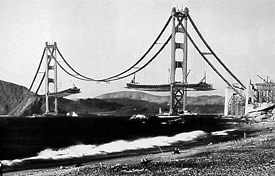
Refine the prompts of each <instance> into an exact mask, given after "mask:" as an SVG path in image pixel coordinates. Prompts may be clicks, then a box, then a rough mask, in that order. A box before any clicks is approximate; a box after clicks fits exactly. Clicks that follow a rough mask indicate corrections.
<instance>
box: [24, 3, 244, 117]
mask: <svg viewBox="0 0 275 176" xmlns="http://www.w3.org/2000/svg"><path fill="white" fill-rule="evenodd" d="M169 25H171V27H172V31H171V34H170V35H169V36H168V37H167V39H166V40H165V42H164V43H162V45H161V47H159V49H158V50H157V51H156V52H155V53H154V54H153V56H152V57H151V58H149V59H148V60H147V61H146V62H145V63H144V64H141V63H142V61H145V59H147V58H148V55H149V53H152V49H153V48H155V47H156V45H157V44H159V41H160V38H161V37H162V36H163V33H164V32H165V31H166V30H167V27H168V26H169ZM189 25H190V26H191V27H192V28H193V29H194V30H195V34H196V35H197V36H198V37H199V40H200V41H201V42H202V43H203V45H204V46H205V47H204V48H206V49H207V50H206V51H203V50H202V49H201V48H200V47H199V45H198V44H197V42H196V41H195V40H194V39H193V37H192V36H191V35H190V34H189V32H188V30H187V27H188V26H189ZM176 35H182V36H183V37H182V40H181V41H177V38H176ZM169 43H170V45H171V58H170V59H171V61H170V62H171V64H170V82H169V83H167V84H160V85H148V84H139V83H137V82H136V81H135V79H133V80H132V81H131V82H130V83H127V84H126V87H127V88H129V89H137V90H142V91H162V92H163V91H165V92H170V102H169V113H168V115H170V116H172V115H184V113H185V112H186V102H187V92H188V91H190V90H192V91H211V90H214V89H213V87H212V85H210V84H208V83H207V82H206V77H204V78H203V79H202V80H201V81H200V82H198V83H189V81H188V79H187V78H188V74H189V73H188V71H187V70H188V68H187V62H188V46H189V43H190V44H191V45H192V46H193V47H194V48H195V50H196V51H197V52H198V53H199V55H200V56H201V58H202V60H204V61H205V62H206V63H207V64H208V65H209V66H210V68H211V69H212V70H213V71H214V72H215V73H216V74H217V75H218V76H219V77H220V78H221V79H222V80H223V81H224V82H225V83H226V84H227V86H229V87H230V88H231V89H232V90H234V91H235V92H236V94H239V95H240V96H241V97H243V98H244V95H243V94H242V92H241V91H242V90H244V89H246V87H245V86H244V84H243V83H242V82H241V81H240V80H239V79H238V78H237V76H236V75H234V74H233V72H232V71H231V70H230V69H229V68H228V67H227V66H226V64H225V63H224V62H223V61H222V60H221V59H220V58H219V57H218V56H217V54H216V53H215V52H214V50H213V49H212V48H211V47H210V45H209V44H208V43H207V41H206V40H205V38H204V37H203V36H202V34H201V32H200V31H199V29H198V27H197V25H196V24H195V22H194V21H193V19H192V17H191V15H190V14H189V10H188V8H185V9H180V10H178V9H176V8H172V12H171V15H170V16H169V17H168V19H167V21H166V23H165V25H164V26H163V28H162V29H161V31H160V33H159V34H158V36H157V37H156V38H155V40H154V41H153V43H152V44H151V45H150V46H149V48H148V49H147V50H146V51H145V52H144V54H143V55H142V56H141V57H140V58H138V59H137V61H136V62H135V63H134V64H133V65H131V66H129V67H128V68H127V69H125V70H122V71H120V72H118V73H116V74H114V75H111V76H107V77H104V78H100V79H96V78H92V77H89V76H87V75H84V74H82V73H81V72H80V71H78V70H76V69H75V68H74V67H73V66H72V65H71V64H70V63H69V62H68V59H66V58H65V57H64V55H63V54H62V52H61V51H60V50H59V48H58V46H57V43H56V42H55V43H53V44H49V43H46V45H45V47H44V50H43V53H42V56H41V59H40V62H39V65H38V68H37V70H36V73H35V76H34V78H33V80H32V82H31V85H30V87H29V91H32V90H33V89H34V83H35V82H36V80H38V73H40V72H41V71H40V70H41V65H42V63H43V61H44V62H45V71H43V76H42V77H41V79H40V81H39V83H38V86H37V88H36V89H35V90H34V92H35V94H38V92H39V90H40V88H41V86H42V84H43V82H44V84H45V101H46V111H45V114H50V113H54V114H58V98H60V97H65V96H68V95H71V94H76V93H79V92H80V89H78V88H76V87H74V88H71V89H67V90H63V91H58V87H57V80H58V75H57V70H58V68H60V69H61V70H62V71H64V72H65V73H66V74H67V75H68V76H70V77H72V78H75V79H78V80H81V81H92V82H113V81H118V80H121V79H124V78H128V77H130V76H135V74H136V73H138V72H141V71H142V70H143V69H144V68H146V67H147V66H148V65H149V64H151V63H152V61H154V60H156V59H157V58H158V55H159V54H160V53H161V52H162V51H163V49H164V48H165V47H166V46H167V45H168V44H169ZM179 50H181V51H182V52H181V56H180V57H179V58H177V57H176V56H178V55H177V54H176V53H177V52H178V51H179ZM210 56H211V57H214V58H215V59H216V61H217V62H218V63H219V64H220V65H221V66H222V68H223V69H224V70H225V71H226V72H227V73H228V74H229V75H230V76H231V77H232V78H233V79H234V81H236V82H237V83H238V86H235V85H233V83H230V82H229V81H228V80H227V79H226V78H225V76H224V75H223V74H222V73H221V72H220V71H219V70H218V69H217V68H216V67H215V66H214V65H213V64H212V63H211V62H210V60H209V58H208V57H210ZM59 60H61V61H62V62H60V61H59ZM178 69H180V70H181V73H182V74H181V79H180V80H176V71H177V70H178ZM52 72H53V74H52ZM50 84H53V88H52V89H51V86H50ZM49 97H53V98H54V99H55V101H54V103H55V108H54V110H51V109H50V106H49Z"/></svg>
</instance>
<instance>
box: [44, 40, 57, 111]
mask: <svg viewBox="0 0 275 176" xmlns="http://www.w3.org/2000/svg"><path fill="white" fill-rule="evenodd" d="M45 49H46V59H45V60H46V62H45V101H46V102H45V105H46V111H45V114H58V101H57V97H54V110H53V111H51V110H50V105H49V97H51V96H50V90H51V89H50V88H51V86H50V84H53V93H57V62H56V49H57V45H56V42H54V44H49V43H48V42H46V46H45ZM51 61H53V64H51ZM51 71H53V73H51Z"/></svg>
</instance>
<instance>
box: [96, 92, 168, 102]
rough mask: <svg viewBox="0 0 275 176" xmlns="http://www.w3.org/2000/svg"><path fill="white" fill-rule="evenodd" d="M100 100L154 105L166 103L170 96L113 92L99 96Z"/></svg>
mask: <svg viewBox="0 0 275 176" xmlns="http://www.w3.org/2000/svg"><path fill="white" fill-rule="evenodd" d="M96 98H98V99H124V98H126V99H131V100H141V101H148V102H152V103H166V102H168V100H169V97H168V96H157V95H152V94H149V93H144V92H138V91H119V92H112V93H107V94H103V95H100V96H97V97H96Z"/></svg>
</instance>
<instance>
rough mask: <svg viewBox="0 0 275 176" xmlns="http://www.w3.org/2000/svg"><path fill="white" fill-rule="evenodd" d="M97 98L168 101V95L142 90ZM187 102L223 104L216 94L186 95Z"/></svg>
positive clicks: (114, 93)
mask: <svg viewBox="0 0 275 176" xmlns="http://www.w3.org/2000/svg"><path fill="white" fill-rule="evenodd" d="M96 98H98V99H103V100H106V99H107V100H109V101H111V100H112V99H113V100H114V99H130V100H141V101H148V102H151V103H158V104H162V103H168V102H169V96H157V95H152V94H148V93H144V92H138V91H120V92H112V93H107V94H103V95H100V96H97V97H96ZM188 104H190V105H205V104H208V105H223V104H224V97H222V96H218V95H210V96H208V95H203V96H197V97H188Z"/></svg>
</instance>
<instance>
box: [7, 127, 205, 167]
mask: <svg viewBox="0 0 275 176" xmlns="http://www.w3.org/2000/svg"><path fill="white" fill-rule="evenodd" d="M206 135H207V133H206V132H204V131H201V130H197V131H192V132H186V133H179V134H177V135H174V136H171V137H168V136H157V137H150V138H141V139H136V140H133V141H125V140H117V141H113V142H109V143H106V144H102V145H85V144H79V145H73V146H70V147H67V148H61V149H58V150H53V149H45V150H43V151H41V152H39V153H38V155H37V156H34V157H29V158H24V159H15V160H3V161H2V163H3V164H4V165H8V166H13V165H16V164H20V163H22V162H24V161H27V160H37V159H49V160H60V159H69V158H80V157H83V156H93V155H105V154H109V153H114V152H123V151H127V150H138V149H149V148H154V147H161V146H170V145H172V144H175V143H178V142H187V141H192V140H194V139H197V138H199V137H205V136H206Z"/></svg>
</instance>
